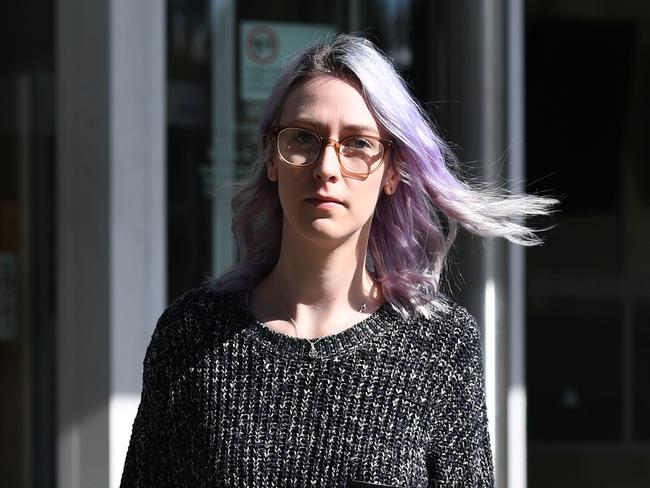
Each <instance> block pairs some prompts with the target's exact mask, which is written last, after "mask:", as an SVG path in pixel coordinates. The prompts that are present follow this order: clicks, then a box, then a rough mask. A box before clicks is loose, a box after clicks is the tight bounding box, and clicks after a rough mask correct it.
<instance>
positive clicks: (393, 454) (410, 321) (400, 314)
mask: <svg viewBox="0 0 650 488" xmlns="http://www.w3.org/2000/svg"><path fill="white" fill-rule="evenodd" d="M451 161H452V160H451V158H450V154H449V152H448V151H447V148H446V146H445V145H444V144H443V142H442V141H441V140H440V139H439V138H438V137H437V136H436V135H435V134H434V133H433V132H432V130H431V128H430V124H429V123H428V120H427V118H426V116H425V115H424V112H423V111H422V109H421V108H420V107H419V106H418V105H417V103H416V102H415V101H414V100H413V98H412V96H411V95H410V94H409V93H408V91H407V90H406V89H405V86H404V82H403V81H402V79H401V78H400V77H399V75H398V74H397V73H396V71H395V70H394V68H393V67H392V65H391V64H390V62H389V61H388V60H387V59H386V58H384V57H383V56H382V55H381V54H380V53H379V52H378V51H377V50H376V48H375V47H374V46H373V45H372V44H371V43H370V42H369V41H367V40H364V39H361V38H357V37H352V36H348V35H339V36H337V37H335V38H333V39H330V40H329V41H327V42H324V43H321V44H317V45H315V46H313V47H311V48H309V49H307V50H306V51H305V52H304V53H302V54H301V55H299V56H298V57H297V58H296V59H295V60H294V61H293V63H291V64H290V65H289V66H287V68H286V69H285V71H284V73H283V75H282V76H281V78H280V80H279V81H278V83H277V85H276V87H275V89H274V91H273V93H272V95H271V97H270V98H269V101H268V103H267V105H266V108H265V110H264V112H263V117H262V123H261V128H260V136H259V145H258V160H257V161H256V163H255V166H254V168H253V174H252V177H251V179H250V180H249V181H248V182H247V183H246V184H245V185H244V186H243V188H242V189H241V191H240V192H239V194H238V195H237V196H236V197H235V199H234V201H233V212H234V219H233V231H234V234H235V237H236V241H237V249H238V253H239V260H238V263H237V264H236V265H235V266H234V268H232V269H231V270H230V271H229V272H227V273H226V274H224V275H223V276H221V277H220V278H219V279H217V280H215V281H214V282H212V283H211V284H210V285H209V286H205V287H202V288H199V289H196V290H192V291H189V292H187V293H186V294H185V295H183V296H182V297H181V298H180V299H178V300H177V301H176V302H175V303H174V304H173V305H172V306H171V307H169V308H168V309H167V310H166V311H165V312H164V313H163V315H162V317H161V318H160V320H159V322H158V325H157V327H156V330H155V332H154V335H153V337H152V341H151V344H150V346H149V348H148V350H147V354H146V357H145V363H144V379H143V391H142V399H141V403H140V408H139V410H138V415H137V418H136V420H135V423H134V426H133V433H132V438H131V444H130V447H129V451H128V455H127V460H126V465H125V470H124V474H123V478H122V486H123V487H130V486H208V485H210V486H254V487H258V486H259V487H276V486H292V487H301V486H318V487H321V486H326V487H345V486H402V487H406V486H408V487H426V486H436V487H442V486H444V487H460V486H463V487H469V486H471V487H485V486H493V468H492V455H491V450H490V442H489V438H488V429H487V416H486V409H485V399H484V390H483V373H482V366H481V352H480V346H479V343H480V341H479V332H478V328H477V326H476V323H475V322H474V320H473V319H472V317H471V316H469V315H468V313H467V312H466V311H465V310H464V309H463V308H461V307H460V306H458V305H456V304H454V303H453V302H452V301H451V300H450V299H448V298H446V297H444V296H443V295H442V294H441V293H440V292H439V282H440V276H441V272H442V270H443V264H444V259H445V255H446V253H447V251H448V249H449V246H450V244H451V242H452V240H453V238H454V235H455V232H456V226H457V224H458V223H460V224H461V225H462V226H463V227H465V228H467V229H469V230H470V231H472V232H474V233H476V234H479V235H483V236H503V237H505V238H507V239H509V240H511V241H513V242H517V243H520V244H524V245H530V244H536V243H537V242H538V241H537V239H536V237H535V236H534V234H533V233H532V232H531V230H530V229H528V228H527V227H525V226H523V225H521V224H518V223H517V221H518V220H519V219H521V218H522V217H526V216H527V215H531V214H543V213H545V212H546V211H547V208H548V207H549V205H550V204H552V203H553V202H552V201H551V200H548V199H542V198H537V197H531V196H511V195H505V194H496V193H490V192H487V191H485V190H476V189H472V188H471V187H470V186H468V185H467V184H465V183H463V182H461V181H460V180H459V179H458V178H457V177H455V176H454V174H453V173H452V172H451V171H450V169H449V166H451V164H450V163H451Z"/></svg>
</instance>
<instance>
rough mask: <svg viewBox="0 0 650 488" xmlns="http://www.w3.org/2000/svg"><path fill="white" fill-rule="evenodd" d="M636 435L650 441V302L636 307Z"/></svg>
mask: <svg viewBox="0 0 650 488" xmlns="http://www.w3.org/2000/svg"><path fill="white" fill-rule="evenodd" d="M634 373H635V374H634V400H635V401H634V420H635V426H634V427H635V429H634V434H635V437H636V439H637V440H643V441H648V440H650V415H648V412H650V300H647V299H646V300H638V301H637V302H636V304H635V307H634Z"/></svg>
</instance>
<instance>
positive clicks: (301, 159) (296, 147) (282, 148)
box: [278, 128, 384, 173]
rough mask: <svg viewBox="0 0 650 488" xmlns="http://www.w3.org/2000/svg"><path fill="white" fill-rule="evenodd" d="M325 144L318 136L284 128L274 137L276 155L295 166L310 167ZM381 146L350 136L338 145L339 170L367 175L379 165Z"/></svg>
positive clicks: (308, 132)
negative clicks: (275, 139)
mask: <svg viewBox="0 0 650 488" xmlns="http://www.w3.org/2000/svg"><path fill="white" fill-rule="evenodd" d="M325 143H326V141H323V140H322V139H321V138H320V137H319V136H318V135H316V134H314V133H313V132H311V131H308V130H305V129H294V128H288V129H283V130H281V131H280V132H279V134H278V151H279V153H280V156H281V157H282V159H284V160H285V161H286V162H287V163H289V164H293V165H296V166H306V165H309V164H311V163H313V162H314V161H315V160H316V158H318V155H319V154H320V152H321V149H322V146H323V145H324V144H325ZM383 153H384V146H383V145H382V143H381V142H380V141H378V140H376V139H372V138H370V137H364V136H352V137H348V138H346V139H344V140H343V141H341V142H340V149H339V159H340V161H341V164H342V165H343V167H344V168H345V169H346V170H347V171H350V172H353V173H367V172H370V171H372V170H373V169H374V167H376V166H377V165H378V164H380V163H381V158H382V156H383Z"/></svg>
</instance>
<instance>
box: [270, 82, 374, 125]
mask: <svg viewBox="0 0 650 488" xmlns="http://www.w3.org/2000/svg"><path fill="white" fill-rule="evenodd" d="M279 123H280V125H293V124H297V125H299V126H302V125H311V126H315V127H314V128H318V127H322V128H329V129H334V130H344V129H345V128H347V127H361V128H367V129H368V130H369V131H372V132H375V133H379V131H380V128H379V124H378V123H377V121H376V120H375V117H374V116H373V114H372V112H370V110H369V108H368V106H367V104H366V101H365V99H364V98H363V96H362V95H361V92H360V90H359V89H358V88H357V86H356V83H354V82H350V81H347V80H345V79H341V78H337V77H334V76H330V75H317V76H314V77H311V78H308V79H307V80H305V81H303V82H301V83H299V84H298V85H296V86H295V87H294V88H293V89H292V90H291V92H290V93H289V96H288V97H287V99H286V100H285V102H284V105H283V106H282V110H281V112H280V120H279Z"/></svg>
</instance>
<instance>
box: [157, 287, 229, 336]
mask: <svg viewBox="0 0 650 488" xmlns="http://www.w3.org/2000/svg"><path fill="white" fill-rule="evenodd" d="M240 303H241V292H232V291H216V290H214V289H212V288H210V287H207V286H201V287H198V288H192V289H190V290H187V291H186V292H184V293H183V294H182V295H181V296H179V297H178V298H176V299H175V300H174V301H173V302H172V304H171V305H169V306H168V307H167V308H166V309H165V311H164V312H163V313H162V315H161V316H160V319H159V320H158V324H157V325H156V329H155V331H154V338H155V337H156V336H157V337H158V338H160V339H162V338H168V339H172V338H174V339H178V338H179V337H187V336H197V334H199V335H200V334H204V333H211V334H214V333H217V332H223V331H224V329H225V328H226V326H227V325H230V324H233V323H234V322H236V321H233V320H227V317H228V316H233V315H236V314H237V313H238V311H239V310H241V305H240Z"/></svg>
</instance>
